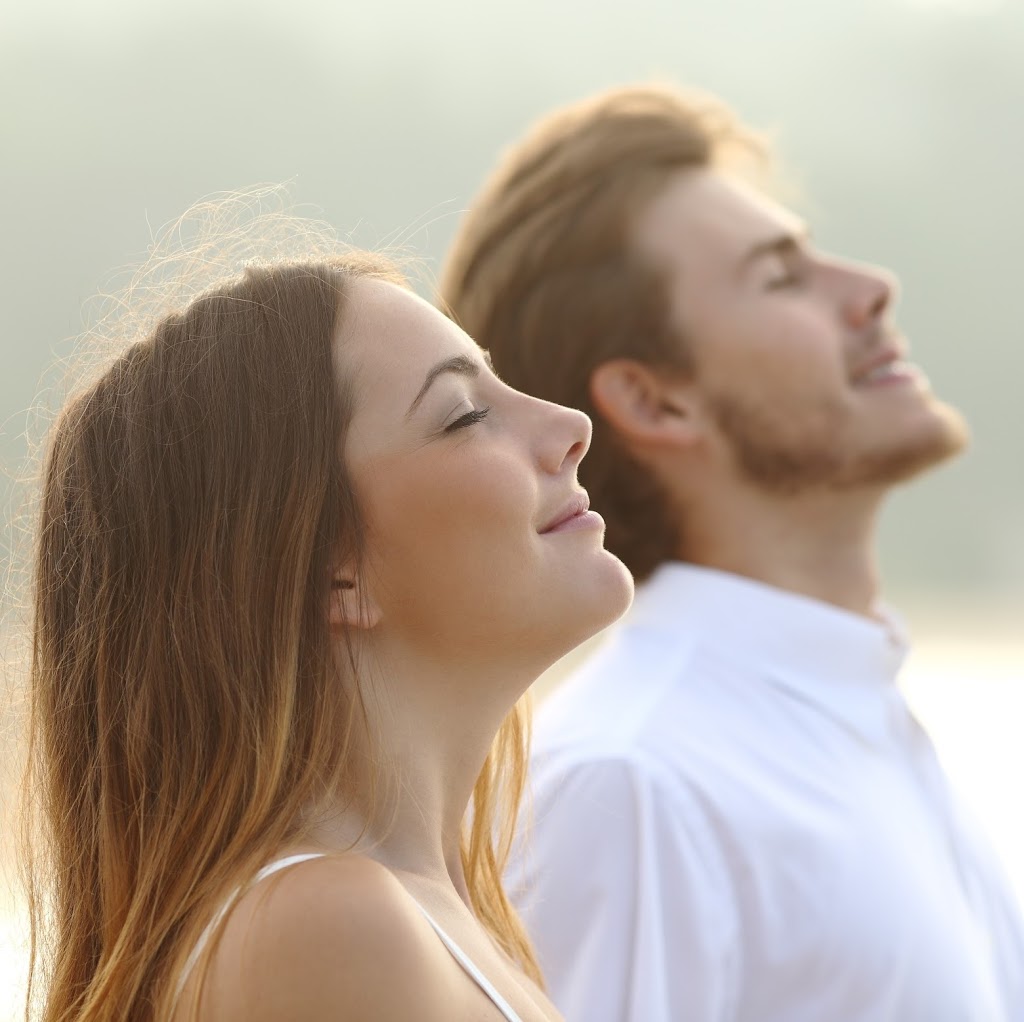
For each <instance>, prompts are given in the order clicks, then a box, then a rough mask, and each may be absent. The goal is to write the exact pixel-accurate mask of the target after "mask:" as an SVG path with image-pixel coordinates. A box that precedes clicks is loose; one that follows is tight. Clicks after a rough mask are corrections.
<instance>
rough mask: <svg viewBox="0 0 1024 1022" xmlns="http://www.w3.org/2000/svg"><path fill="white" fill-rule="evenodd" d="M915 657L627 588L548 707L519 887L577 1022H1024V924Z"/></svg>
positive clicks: (851, 630) (835, 630)
mask: <svg viewBox="0 0 1024 1022" xmlns="http://www.w3.org/2000/svg"><path fill="white" fill-rule="evenodd" d="M905 653H906V644H905V641H904V639H903V637H902V635H901V633H900V631H899V630H898V628H897V627H896V626H895V625H894V624H892V623H888V624H883V623H879V622H875V621H872V620H870V619H868V618H865V617H861V616H859V615H856V614H851V613H848V612H846V611H843V610H840V609H837V608H836V607H833V606H831V605H828V604H824V603H820V602H818V601H815V600H811V599H807V598H805V597H801V596H797V595H794V594H792V593H787V592H784V591H782V590H778V589H774V588H772V587H769V586H765V585H762V584H759V583H756V582H753V581H751V580H749V579H744V578H740V577H738V576H735V575H729V574H726V573H723V572H717V571H712V570H708V569H702V568H697V567H694V566H691V565H684V564H668V565H664V566H663V567H662V568H660V569H659V570H658V572H657V573H656V574H655V576H654V577H653V578H652V579H651V580H650V581H649V582H648V583H646V584H645V585H644V586H641V587H640V588H639V589H638V592H637V598H636V601H635V603H634V605H633V608H632V609H631V611H630V612H629V613H628V614H627V616H626V618H625V619H624V620H623V622H621V623H620V625H618V626H617V627H616V629H615V630H614V631H613V633H612V635H611V637H610V638H609V640H608V641H607V642H606V644H605V645H604V646H603V647H602V648H601V649H600V650H599V651H598V653H597V654H596V655H595V656H594V657H593V658H592V659H591V660H590V661H589V662H588V663H586V664H585V665H584V667H583V668H582V670H581V671H579V672H578V673H577V674H575V675H574V676H572V677H571V678H570V679H569V680H568V681H567V682H565V683H564V684H563V685H562V686H561V687H560V688H559V689H558V690H556V692H555V693H554V694H553V695H552V696H551V697H550V699H549V700H548V701H547V702H546V703H545V704H544V705H543V706H542V707H541V710H540V713H539V715H538V721H537V728H536V732H535V743H534V754H533V761H532V768H531V785H530V792H531V797H530V799H529V800H528V811H527V817H526V819H527V823H526V827H525V830H524V833H523V836H522V839H521V842H520V845H519V847H518V850H517V855H516V859H515V861H514V863H513V868H512V870H511V871H510V874H509V886H510V889H511V891H512V893H513V895H514V896H515V897H516V898H517V900H518V905H519V908H520V909H521V911H522V912H523V916H524V920H525V922H526V925H527V929H528V930H529V932H530V935H531V937H532V938H533V939H534V941H535V944H536V947H537V951H538V954H539V958H540V964H541V968H542V969H543V971H544V973H545V976H546V979H547V981H548V984H549V990H550V993H551V994H552V997H553V1000H554V1002H555V1004H556V1005H557V1006H558V1007H559V1008H560V1009H561V1011H562V1012H563V1013H564V1014H565V1016H566V1019H567V1022H613V1020H614V1022H846V1020H856V1022H1024V926H1022V921H1021V915H1020V912H1019V910H1018V908H1017V907H1016V905H1015V902H1014V899H1013V894H1012V890H1011V888H1010V886H1009V884H1008V882H1007V881H1006V879H1005V878H1004V875H1003V873H1002V871H1001V869H1000V867H999V865H998V863H997V862H996V860H995V858H994V856H993V855H992V853H991V851H990V849H989V847H988V845H987V842H986V841H985V839H984V837H983V836H982V835H981V834H980V833H979V831H978V830H977V828H976V826H975V825H974V824H973V822H972V821H971V819H970V818H969V816H968V815H967V814H966V813H965V812H964V810H963V808H962V806H960V805H959V804H958V803H957V800H956V798H955V797H954V796H953V794H952V793H951V791H950V788H949V785H948V784H947V781H946V778H945V776H944V775H943V772H942V770H941V768H940V766H939V763H938V761H937V759H936V756H935V753H934V750H933V748H932V745H931V742H930V741H929V739H928V737H927V735H926V734H925V733H924V732H923V730H922V729H921V727H920V726H919V725H918V723H917V722H916V720H915V719H914V717H913V716H912V715H911V713H910V712H909V710H908V709H907V706H906V704H905V702H904V700H903V697H902V695H901V693H900V691H899V689H898V688H897V686H896V676H897V673H898V671H899V668H900V665H901V663H902V661H903V659H904V656H905ZM517 892H518V893H517Z"/></svg>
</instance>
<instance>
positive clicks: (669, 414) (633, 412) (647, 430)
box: [590, 358, 700, 447]
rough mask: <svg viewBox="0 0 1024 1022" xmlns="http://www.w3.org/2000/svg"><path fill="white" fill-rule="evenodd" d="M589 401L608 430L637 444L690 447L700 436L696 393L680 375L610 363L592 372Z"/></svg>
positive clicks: (624, 360)
mask: <svg viewBox="0 0 1024 1022" xmlns="http://www.w3.org/2000/svg"><path fill="white" fill-rule="evenodd" d="M590 399H591V401H593V402H594V407H595V408H596V409H597V411H598V412H599V413H600V414H601V416H602V417H603V418H604V419H605V420H606V421H607V422H608V424H609V425H610V426H611V427H612V429H614V430H615V432H616V433H618V434H619V435H620V436H622V437H623V438H624V439H626V440H628V441H630V442H631V443H632V444H634V445H636V446H641V447H652V446H653V447H663V446H669V447H678V446H690V445H692V444H693V443H694V441H695V440H696V438H697V436H698V433H699V428H700V414H699V413H700V402H699V399H698V395H697V391H696V388H695V387H694V385H693V383H692V382H690V381H689V380H687V378H686V377H685V376H684V375H683V374H682V373H680V372H676V373H670V372H668V371H666V370H664V369H655V368H654V367H653V366H649V365H646V364H645V363H643V362H637V361H635V360H633V359H628V358H616V359H612V360H611V361H609V362H602V363H601V364H600V365H599V366H598V367H597V368H596V369H595V370H594V371H593V373H591V375H590Z"/></svg>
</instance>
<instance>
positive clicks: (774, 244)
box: [736, 228, 810, 277]
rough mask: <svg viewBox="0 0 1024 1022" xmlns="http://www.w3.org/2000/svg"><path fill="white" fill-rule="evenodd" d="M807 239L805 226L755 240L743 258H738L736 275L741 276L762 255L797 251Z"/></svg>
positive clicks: (808, 234)
mask: <svg viewBox="0 0 1024 1022" xmlns="http://www.w3.org/2000/svg"><path fill="white" fill-rule="evenodd" d="M809 239H810V233H809V232H808V230H807V228H800V229H799V230H795V231H784V232H783V233H782V234H776V235H774V236H773V237H771V238H765V239H764V241H759V242H757V243H756V244H754V245H752V246H751V247H750V248H749V249H747V251H746V252H745V253H744V254H743V258H742V259H740V261H739V264H738V265H737V267H736V276H738V277H739V276H742V275H743V274H744V273H746V271H747V270H748V269H749V268H750V265H751V263H755V262H757V260H758V259H761V258H763V257H764V256H767V255H790V254H791V253H793V252H797V251H799V250H800V249H801V248H803V246H804V245H806V244H807V242H808V240H809Z"/></svg>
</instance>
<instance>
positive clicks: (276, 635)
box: [32, 256, 632, 1022]
mask: <svg viewBox="0 0 1024 1022" xmlns="http://www.w3.org/2000/svg"><path fill="white" fill-rule="evenodd" d="M589 438H590V424H589V421H588V420H587V418H586V416H584V415H583V414H582V413H580V412H576V411H571V410H569V409H565V408H561V407H558V406H555V405H550V404H546V403H543V402H541V401H538V400H535V399H533V398H530V397H527V396H524V395H522V394H519V393H517V392H515V391H512V390H511V389H509V388H508V387H506V386H504V385H503V384H502V383H501V382H500V381H499V380H498V379H497V378H496V377H495V376H494V375H493V373H492V372H491V371H490V369H489V368H488V365H487V360H486V355H485V354H484V353H483V352H482V351H481V350H480V349H479V348H478V347H477V346H476V345H475V344H474V343H473V342H472V341H471V340H470V339H469V338H468V337H467V336H466V335H465V334H463V333H462V332H461V331H460V330H459V329H458V328H457V327H456V326H454V325H453V324H452V323H451V322H450V321H448V320H447V319H445V318H444V317H442V316H441V315H440V314H439V313H437V312H435V311H434V310H433V309H432V308H431V307H430V306H429V305H427V304H426V303H424V302H422V301H421V300H419V299H418V298H416V297H414V296H413V295H412V294H411V293H410V292H409V291H407V290H406V289H404V287H403V286H402V283H401V281H400V279H399V277H398V275H397V274H396V272H395V271H394V269H393V268H391V267H390V266H388V265H386V264H385V263H383V262H381V261H379V260H375V259H371V258H369V257H354V256H348V257H345V258H331V259H326V260H324V261H321V262H310V263H306V264H301V263H278V264H271V265H264V266H260V267H256V268H249V269H247V270H246V271H245V273H244V274H243V276H242V277H241V278H239V279H235V280H233V281H232V282H230V283H228V284H226V285H224V286H221V287H219V288H218V289H216V290H214V291H210V292H207V293H205V294H203V295H201V296H200V297H198V298H196V299H194V300H193V301H192V302H191V303H190V304H189V305H188V306H187V307H186V308H185V309H184V310H183V311H182V312H180V313H178V314H175V315H171V316H168V317H166V318H164V319H163V320H162V321H161V322H159V323H158V324H157V326H156V327H155V329H153V330H152V332H151V333H150V334H149V335H148V336H147V337H146V338H145V339H144V340H141V341H138V342H136V343H134V344H132V345H131V346H130V347H128V348H127V350H125V351H124V352H123V354H121V355H120V357H119V358H118V359H117V361H116V363H115V364H114V365H113V366H112V367H111V368H109V370H107V371H106V372H105V374H104V375H103V376H102V377H101V378H100V379H99V381H98V382H97V383H95V384H94V385H93V386H91V387H90V388H88V389H87V390H85V391H84V392H83V393H82V394H80V395H79V396H78V397H76V398H75V399H74V400H73V401H71V402H70V403H69V404H68V405H67V407H66V408H65V410H64V412H63V413H62V416H61V418H60V420H59V422H58V424H57V427H56V429H55V431H54V436H53V440H52V446H51V449H50V452H49V456H48V461H47V466H46V470H45V475H44V488H43V506H42V517H41V532H40V539H39V545H38V556H37V560H36V574H35V587H36V593H35V628H34V661H33V678H32V681H33V702H34V705H33V721H34V748H35V751H36V757H37V758H36V767H37V771H38V773H37V778H38V787H39V792H40V796H41V798H42V799H43V803H44V808H45V820H46V823H47V825H48V835H49V839H50V840H49V844H48V850H49V858H48V863H49V867H50V871H51V874H52V879H53V889H54V891H55V895H54V898H53V904H52V908H51V914H50V915H47V916H45V921H47V922H48V923H49V925H50V926H51V927H52V932H53V939H52V941H51V946H52V954H51V956H50V958H49V962H50V965H49V968H48V970H47V972H46V975H45V977H44V986H45V987H46V995H45V1004H46V1007H45V1011H44V1014H43V1017H44V1018H45V1019H46V1020H47V1022H58V1020H60V1022H70V1020H72V1019H74V1020H77V1022H84V1020H99V1019H104V1020H106V1019H132V1020H147V1022H148V1020H154V1022H186V1020H199V1022H203V1020H213V1019H216V1020H224V1022H234V1020H242V1019H245V1020H247V1022H262V1020H271V1019H275V1020H277V1019H289V1020H295V1022H302V1020H320V1019H324V1020H326V1019H331V1020H349V1019H351V1020H369V1019H381V1020H389V1019H396V1020H397V1019H402V1020H406V1019H411V1018H416V1019H418V1020H420V1022H431V1020H437V1022H452V1020H458V1019H467V1020H469V1019H473V1020H477V1019H479V1020H481V1022H484V1020H499V1019H517V1018H518V1019H521V1020H523V1022H531V1020H541V1019H551V1018H556V1017H557V1015H556V1013H555V1011H554V1009H553V1008H552V1006H551V1005H550V1003H549V1002H548V1000H547V999H546V998H545V997H544V995H543V993H542V992H541V989H540V977H539V973H538V970H537V966H536V964H535V962H534V959H533V957H532V954H531V951H530V947H529V943H528V941H527V939H526V937H525V935H524V933H523V931H522V929H521V928H520V925H519V923H518V922H517V920H516V917H515V914H514V912H513V910H512V909H511V908H510V906H509V903H508V902H507V901H506V899H505V895H504V893H503V892H502V888H501V882H500V877H501V872H502V868H503V865H504V862H505V859H506V855H507V852H508V843H509V840H510V830H511V823H512V821H513V820H514V817H515V812H516V806H517V803H518V799H519V795H520V793H521V788H522V782H523V771H524V766H523V763H524V759H523V752H524V742H525V738H524V735H525V730H524V727H525V725H524V721H523V719H522V718H521V716H520V711H519V710H518V709H516V708H515V706H516V701H517V700H518V699H519V697H520V696H521V695H522V693H523V692H524V691H525V689H526V688H527V687H528V686H529V684H530V683H531V682H532V681H533V679H534V678H536V677H537V675H538V674H539V673H540V672H541V671H542V670H543V669H545V668H546V667H547V666H549V665H550V664H551V663H553V662H554V661H555V660H556V659H557V658H558V657H559V656H561V655H562V654H563V653H565V652H566V651H567V650H569V649H570V648H572V647H573V646H574V645H576V644H578V643H579V642H580V641H582V640H583V639H585V638H587V637H588V636H590V635H591V634H593V633H594V632H596V631H597V630H598V629H600V628H601V627H603V626H604V625H606V624H608V623H609V622H610V621H612V620H613V619H614V618H615V617H617V616H618V615H619V614H621V613H622V611H623V610H624V609H625V608H626V606H627V604H628V602H629V599H630V594H631V590H632V586H631V581H630V578H629V576H628V574H627V573H626V571H625V569H624V568H623V566H622V565H621V563H620V562H619V561H617V560H616V559H615V558H614V557H612V556H611V555H610V554H608V553H607V552H606V551H605V550H604V548H603V543H602V539H603V525H602V522H601V520H600V518H599V517H598V516H596V515H595V514H593V513H592V512H589V511H588V510H587V502H586V498H585V494H583V492H582V491H581V490H580V489H579V488H578V485H577V483H576V467H577V465H578V463H579V461H580V459H581V458H582V457H583V455H584V453H585V451H586V448H587V445H588V444H589ZM470 803H472V812H471V813H470V814H468V816H469V817H470V819H469V821H468V822H467V806H468V805H469V804H470ZM36 908H37V920H44V916H43V911H42V908H41V907H40V905H38V904H37V906H36ZM43 929H44V932H45V927H44V928H43Z"/></svg>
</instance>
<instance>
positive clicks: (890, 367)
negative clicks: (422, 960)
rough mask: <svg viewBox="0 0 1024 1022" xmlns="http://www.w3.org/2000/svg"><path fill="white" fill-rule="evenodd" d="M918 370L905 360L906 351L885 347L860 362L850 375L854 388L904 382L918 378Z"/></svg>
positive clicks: (897, 347) (893, 346)
mask: <svg viewBox="0 0 1024 1022" xmlns="http://www.w3.org/2000/svg"><path fill="white" fill-rule="evenodd" d="M920 376H921V373H920V370H918V368H917V367H916V366H915V365H914V364H913V363H911V362H908V361H907V359H906V351H905V350H904V349H903V348H902V347H900V346H897V345H887V346H886V347H884V348H882V349H881V350H880V351H877V352H875V354H874V355H872V357H871V358H869V359H867V360H865V361H864V362H861V363H860V365H859V366H857V368H856V369H855V370H854V371H853V372H852V373H851V374H850V382H851V383H852V384H853V385H854V386H855V387H867V386H872V385H874V384H878V383H887V382H893V383H895V382H904V381H909V380H912V379H918V378H920Z"/></svg>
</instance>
